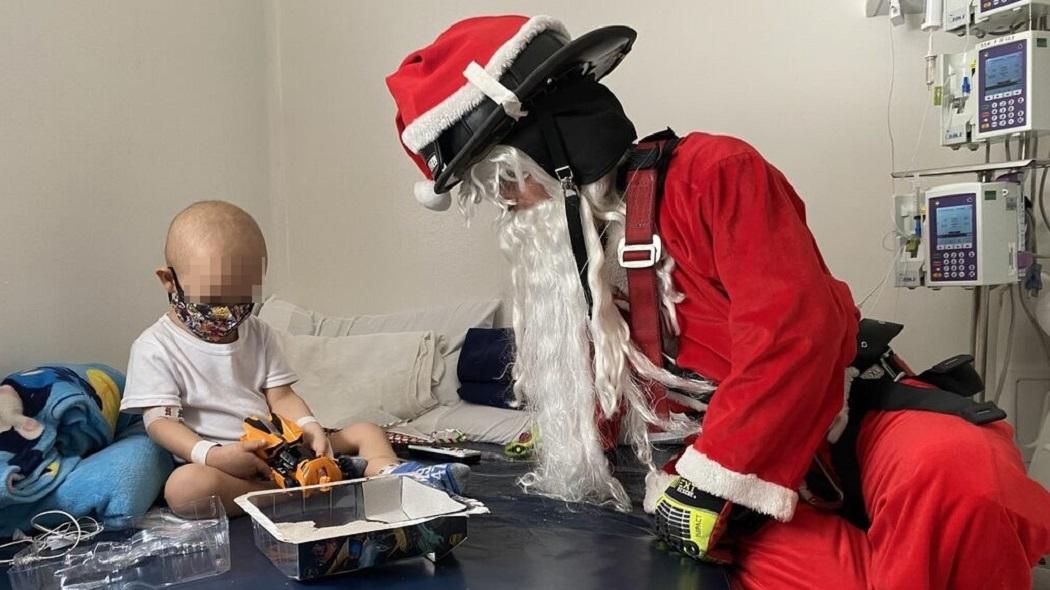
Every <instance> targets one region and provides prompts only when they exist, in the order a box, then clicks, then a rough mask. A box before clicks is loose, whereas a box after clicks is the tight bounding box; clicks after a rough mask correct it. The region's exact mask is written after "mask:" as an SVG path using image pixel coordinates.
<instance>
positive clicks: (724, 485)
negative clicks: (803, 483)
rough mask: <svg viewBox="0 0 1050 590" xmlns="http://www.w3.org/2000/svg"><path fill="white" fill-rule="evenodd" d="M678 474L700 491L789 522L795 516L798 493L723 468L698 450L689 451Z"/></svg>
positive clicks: (676, 465)
mask: <svg viewBox="0 0 1050 590" xmlns="http://www.w3.org/2000/svg"><path fill="white" fill-rule="evenodd" d="M675 468H676V470H677V471H678V473H679V474H680V475H681V476H682V477H684V478H685V479H687V480H689V482H690V483H692V484H693V485H694V486H696V487H698V488H700V489H701V490H703V491H705V492H707V493H709V494H712V495H715V496H718V497H719V498H723V499H725V500H729V501H730V502H732V503H734V504H739V505H741V506H744V507H746V508H750V509H752V510H754V511H755V512H760V513H762V514H765V515H768V516H772V517H773V518H775V519H777V520H779V521H781V522H787V521H789V520H791V517H792V516H793V515H794V514H795V504H797V503H798V492H796V491H794V490H789V489H788V488H785V487H784V486H781V485H777V484H775V483H772V482H769V481H765V480H763V479H759V477H758V476H757V475H755V474H753V473H749V474H743V473H737V472H736V471H733V470H731V469H727V468H725V467H723V466H722V465H721V464H719V463H718V462H716V461H715V460H714V459H711V458H710V457H708V456H707V455H705V454H703V453H701V452H700V451H698V450H696V448H695V447H689V448H688V449H686V451H685V454H683V455H682V458H681V459H679V460H678V463H676V464H675Z"/></svg>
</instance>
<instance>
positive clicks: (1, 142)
mask: <svg viewBox="0 0 1050 590" xmlns="http://www.w3.org/2000/svg"><path fill="white" fill-rule="evenodd" d="M653 6H658V7H660V8H661V11H659V12H657V11H654V10H648V9H646V10H643V9H642V7H640V6H639V4H638V3H637V2H634V1H629V0H607V1H603V2H597V1H586V2H575V3H566V2H553V1H548V0H533V1H529V2H508V1H503V0H493V1H486V2H481V1H479V0H475V1H465V0H459V1H455V2H448V3H444V4H441V5H440V8H438V7H439V4H436V3H434V2H430V1H425V0H411V1H408V0H402V1H399V2H350V1H336V0H331V1H328V0H325V1H321V0H310V1H297V2H291V1H279V0H267V1H265V2H264V1H251V0H245V1H242V2H233V1H224V2H214V1H205V0H200V1H190V2H148V3H143V2H135V1H131V0H125V1H118V2H92V3H61V4H59V3H50V2H29V1H23V2H12V1H8V2H4V3H2V4H0V88H2V89H3V90H0V113H2V115H0V116H2V117H3V118H2V119H0V220H2V223H3V226H2V227H0V236H2V237H0V244H2V246H3V247H2V248H0V304H2V305H3V310H4V311H3V312H2V313H0V372H6V371H8V370H11V369H14V368H16V367H21V366H25V365H30V364H37V363H40V362H45V361H55V360H81V359H82V360H101V361H105V362H110V363H113V364H115V365H117V366H118V367H123V365H124V362H125V359H126V355H127V348H128V346H129V344H130V342H131V340H132V339H133V338H134V337H135V335H136V334H137V333H138V332H139V331H141V330H142V329H143V328H144V327H145V326H146V325H148V323H149V322H150V321H152V319H153V318H154V317H156V316H157V315H158V314H159V313H160V312H161V311H162V310H163V308H164V299H163V295H162V293H161V292H160V290H159V288H158V287H157V286H156V285H155V283H154V279H153V278H152V277H151V275H150V271H151V270H152V268H153V267H154V266H156V265H157V264H159V262H160V249H161V243H162V237H163V232H164V228H165V225H166V223H167V221H168V219H169V218H170V216H171V215H172V214H173V213H174V212H176V211H177V210H178V209H180V208H181V207H182V206H184V205H185V204H187V203H188V202H190V201H192V200H196V199H199V198H210V197H222V198H228V199H231V200H233V201H235V202H237V203H239V204H241V205H243V206H245V207H246V208H248V209H249V210H250V211H251V212H252V213H254V214H255V215H256V216H257V217H258V218H259V220H260V222H261V223H262V224H263V226H264V229H265V230H266V231H267V233H268V238H269V241H270V245H271V275H270V290H271V291H276V292H279V293H281V294H283V295H284V296H286V297H287V298H289V299H292V300H294V301H297V302H299V303H301V304H303V305H306V306H310V307H314V308H317V309H320V310H322V311H326V312H329V313H361V312H377V311H387V310H395V309H402V308H407V307H421V306H427V305H436V304H444V303H450V302H454V301H458V300H461V299H464V298H482V297H492V296H499V295H500V294H501V293H502V292H503V291H504V290H505V284H506V276H505V272H504V269H503V268H502V264H501V259H500V255H499V254H498V252H497V249H496V247H495V242H494V239H493V235H492V230H491V226H490V224H489V216H485V217H483V218H482V219H479V220H477V221H476V222H475V223H474V225H473V227H471V228H470V229H469V230H468V229H466V228H465V227H464V223H463V220H462V218H461V217H460V216H458V215H457V214H456V213H455V212H447V213H444V214H439V213H434V212H430V211H427V210H425V209H423V208H421V207H420V206H418V205H416V203H415V202H414V200H413V199H412V197H411V186H412V183H413V182H415V181H416V180H417V179H418V178H419V175H418V171H417V170H416V169H415V167H414V166H413V165H412V164H411V163H410V162H409V160H408V159H407V157H405V155H404V154H403V153H402V151H401V148H400V146H399V144H398V143H397V140H396V137H395V132H394V128H393V111H394V108H393V105H392V103H391V100H390V98H389V96H388V94H387V91H386V88H385V86H384V84H383V78H384V76H385V75H386V74H388V73H389V72H391V71H392V70H394V69H395V68H396V67H397V65H398V63H399V61H400V60H401V58H402V57H403V56H404V55H405V54H407V53H408V52H409V51H411V50H413V49H415V48H417V47H419V46H422V45H423V44H425V43H428V42H429V41H430V40H432V39H433V38H434V36H435V35H437V34H438V33H439V32H440V31H441V30H443V29H444V28H445V27H447V26H448V25H449V24H450V23H452V22H454V21H455V20H457V19H459V18H462V17H466V16H470V15H474V14H478V13H503V12H524V13H532V14H540V13H548V14H553V15H557V16H559V17H560V18H562V19H563V20H564V21H565V23H566V24H567V26H568V27H569V29H570V31H572V32H573V33H574V34H579V33H582V32H584V31H587V30H589V29H591V28H594V27H596V26H600V25H602V24H610V23H624V24H629V25H631V26H634V27H635V28H636V29H637V30H638V32H639V39H638V43H637V44H636V46H635V51H634V52H633V53H632V54H631V56H630V57H629V58H628V59H627V60H626V61H625V62H624V64H623V65H622V67H621V68H620V69H619V70H618V71H617V72H615V73H614V74H613V75H612V76H611V77H610V78H609V79H608V84H609V86H610V87H612V88H613V89H614V90H615V91H616V92H617V94H618V95H619V96H620V97H621V99H622V101H623V103H624V104H625V107H626V108H627V111H628V113H629V114H630V115H631V116H632V117H633V118H634V120H635V122H636V124H637V127H638V128H639V130H640V131H642V132H648V131H651V130H657V129H659V128H661V127H663V126H664V125H670V126H672V127H673V128H675V129H676V130H677V131H679V132H687V131H690V130H708V131H715V132H722V133H730V134H733V135H737V136H740V137H742V138H744V139H746V140H747V141H750V142H751V143H753V144H754V145H755V146H757V147H758V148H759V149H760V150H761V151H762V152H763V153H765V154H766V156H767V157H768V158H769V159H770V160H771V161H773V162H774V163H775V164H776V165H777V166H778V167H780V168H781V169H782V170H783V171H784V172H785V173H786V174H787V175H788V177H789V178H791V180H792V181H793V183H794V184H795V186H796V188H797V189H798V190H799V192H800V193H801V194H802V195H803V197H804V198H805V200H806V202H807V204H808V207H809V217H810V225H811V227H812V229H813V232H814V234H815V235H816V237H817V240H818V241H819V243H820V245H821V247H822V249H823V251H824V254H825V256H826V258H827V260H828V263H829V264H830V266H831V268H832V269H833V271H834V272H835V273H836V274H837V275H838V276H839V277H841V278H843V279H844V280H846V281H848V282H849V284H850V285H851V287H852V288H853V290H854V292H855V294H856V295H857V297H858V298H859V297H860V296H861V295H863V294H864V293H866V292H867V291H868V290H869V289H871V288H872V287H873V286H874V285H876V284H877V283H878V281H879V280H880V279H881V277H882V276H883V275H884V273H885V272H886V270H887V267H888V264H889V254H888V252H886V251H883V250H882V248H881V247H880V243H881V241H882V238H883V236H884V235H885V234H886V232H887V231H889V229H890V220H889V201H888V195H889V194H890V193H891V192H892V190H893V186H892V184H891V182H890V180H889V178H888V174H887V172H888V170H889V169H890V168H891V163H890V143H889V140H888V136H887V127H886V115H887V112H886V111H887V97H888V92H889V84H890V81H891V73H890V61H891V58H890V36H889V27H888V24H887V22H886V21H885V19H866V18H864V17H863V11H862V3H861V2H860V0H856V1H847V0H820V1H814V2H807V3H806V6H807V10H805V11H802V10H799V9H798V6H799V3H794V2H781V1H778V0H748V1H739V2H695V1H686V0H677V1H667V2H661V3H658V4H654V5H653ZM597 7H601V8H600V10H596V8H597ZM913 25H914V24H913ZM960 45H961V41H959V40H957V39H951V38H946V37H945V38H938V49H943V50H948V49H953V48H958V47H959V46H960ZM895 47H896V49H895V53H896V62H897V67H896V73H895V75H894V76H892V80H894V82H895V84H896V93H895V98H894V101H893V109H892V120H893V130H894V133H895V136H896V166H897V167H901V168H903V167H907V166H908V163H909V161H910V160H911V158H912V153H913V147H914V146H915V145H916V142H915V140H916V137H917V135H918V130H919V127H920V122H921V120H922V114H923V112H924V110H925V100H926V96H925V87H924V85H923V76H924V73H923V63H922V59H921V58H922V56H923V55H924V54H925V52H926V38H925V36H924V35H922V34H921V33H919V32H918V31H917V30H916V28H915V26H910V27H908V28H907V29H897V31H896V43H895ZM935 127H936V121H935V119H934V117H933V112H932V111H930V118H929V119H928V120H927V122H926V127H925V133H924V134H923V139H922V141H921V142H919V144H918V145H919V151H918V155H917V163H918V164H919V165H920V166H926V165H937V164H945V163H960V162H963V161H965V160H967V159H968V158H971V157H972V156H970V155H968V154H956V153H952V152H950V151H946V150H942V149H940V148H938V147H936V146H935V142H936V139H935V137H936V134H935V132H934V131H933V130H934V128H935ZM907 187H908V183H903V184H901V185H899V186H898V189H899V190H904V189H907ZM1044 243H1047V240H1046V239H1044ZM872 315H875V316H877V317H883V318H887V319H895V320H898V321H904V322H905V323H907V324H908V330H907V332H906V333H905V336H904V338H903V339H902V342H901V348H902V349H903V350H904V352H905V353H906V354H907V355H908V356H909V357H910V358H911V359H913V360H914V361H915V364H917V365H924V364H928V363H930V362H933V361H935V360H938V359H940V358H942V357H945V356H947V355H949V354H952V353H955V352H958V351H962V350H964V349H965V347H966V339H967V336H968V324H969V296H968V294H966V293H965V292H962V291H957V290H949V291H942V292H940V293H933V292H929V291H920V292H907V291H904V292H902V291H897V290H894V289H892V288H887V289H886V290H885V292H884V293H883V295H882V297H881V300H880V303H879V305H878V306H877V307H876V308H875V309H874V310H872ZM1018 326H1019V330H1022V331H1024V332H1026V334H1025V335H1024V336H1023V338H1022V339H1021V340H1019V344H1018V351H1017V354H1018V358H1017V360H1018V363H1017V366H1018V372H1019V373H1024V372H1026V371H1027V372H1036V373H1038V372H1041V371H1042V372H1045V370H1046V367H1045V362H1044V361H1043V360H1042V359H1041V357H1040V356H1039V352H1038V350H1037V348H1036V347H1035V346H1034V344H1033V343H1034V340H1033V339H1032V338H1031V334H1030V332H1027V330H1028V328H1027V326H1026V325H1025V322H1023V321H1019V322H1018Z"/></svg>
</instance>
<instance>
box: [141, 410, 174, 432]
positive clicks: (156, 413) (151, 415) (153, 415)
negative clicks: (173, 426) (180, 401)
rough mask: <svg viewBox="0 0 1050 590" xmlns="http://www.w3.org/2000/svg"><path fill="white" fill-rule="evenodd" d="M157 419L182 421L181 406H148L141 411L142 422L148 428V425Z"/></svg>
mask: <svg viewBox="0 0 1050 590" xmlns="http://www.w3.org/2000/svg"><path fill="white" fill-rule="evenodd" d="M157 420H173V421H175V422H182V408H181V407H179V406H159V407H156V408H149V409H147V410H146V411H145V412H142V423H143V424H144V425H145V426H146V428H147V429H149V425H150V424H153V423H154V422H156V421H157Z"/></svg>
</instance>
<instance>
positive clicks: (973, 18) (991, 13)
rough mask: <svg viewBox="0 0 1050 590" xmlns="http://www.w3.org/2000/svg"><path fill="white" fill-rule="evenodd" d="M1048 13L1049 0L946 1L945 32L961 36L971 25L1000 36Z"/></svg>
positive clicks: (976, 28)
mask: <svg viewBox="0 0 1050 590" xmlns="http://www.w3.org/2000/svg"><path fill="white" fill-rule="evenodd" d="M1047 13H1050V0H944V30H945V31H948V32H953V33H958V34H960V35H962V34H964V33H965V31H966V27H967V26H968V25H969V26H971V27H972V30H974V31H979V32H980V33H981V34H993V35H994V34H1001V33H998V31H1000V30H1009V29H1010V28H1011V27H1015V26H1017V25H1018V23H1019V22H1024V21H1026V20H1028V19H1029V17H1031V18H1039V17H1041V16H1044V15H1046V14H1047ZM1029 28H1034V27H1029Z"/></svg>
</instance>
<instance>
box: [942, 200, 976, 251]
mask: <svg viewBox="0 0 1050 590" xmlns="http://www.w3.org/2000/svg"><path fill="white" fill-rule="evenodd" d="M971 237H973V207H971V206H969V205H956V206H953V207H942V208H940V209H938V210H937V238H938V241H939V242H941V243H955V242H958V243H963V242H967V241H969V238H971Z"/></svg>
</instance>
